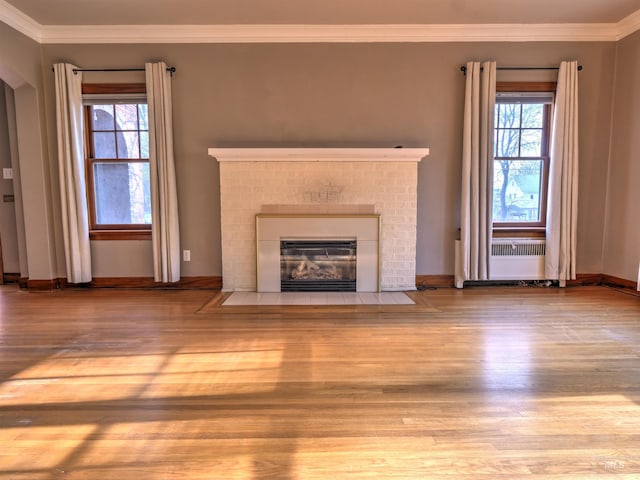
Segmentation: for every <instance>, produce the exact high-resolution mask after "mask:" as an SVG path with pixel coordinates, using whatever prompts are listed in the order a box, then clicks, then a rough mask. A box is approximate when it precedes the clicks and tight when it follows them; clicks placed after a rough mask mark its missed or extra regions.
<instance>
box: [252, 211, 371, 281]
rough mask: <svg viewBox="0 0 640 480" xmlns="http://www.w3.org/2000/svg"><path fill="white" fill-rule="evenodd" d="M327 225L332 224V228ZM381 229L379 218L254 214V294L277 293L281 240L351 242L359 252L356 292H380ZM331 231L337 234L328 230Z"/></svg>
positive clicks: (346, 215) (361, 215)
mask: <svg viewBox="0 0 640 480" xmlns="http://www.w3.org/2000/svg"><path fill="white" fill-rule="evenodd" d="M318 220H322V222H318ZM331 221H335V223H334V224H333V225H332V224H331ZM381 227H382V222H381V216H380V215H379V214H264V213H259V214H257V215H256V277H257V278H256V291H258V292H279V291H280V240H281V239H282V238H298V239H306V240H316V239H320V238H353V239H355V240H356V241H357V242H358V252H359V258H357V260H356V261H357V267H356V277H357V278H356V285H357V287H356V290H357V291H359V292H379V291H381V288H380V287H381V285H380V282H381V262H380V257H381V253H382V252H381V241H380V238H381ZM333 228H336V229H340V230H339V231H338V230H332V229H333Z"/></svg>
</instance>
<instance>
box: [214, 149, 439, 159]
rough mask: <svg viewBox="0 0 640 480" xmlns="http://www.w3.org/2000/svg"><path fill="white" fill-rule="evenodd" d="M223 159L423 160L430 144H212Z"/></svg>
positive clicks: (218, 155)
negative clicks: (306, 145)
mask: <svg viewBox="0 0 640 480" xmlns="http://www.w3.org/2000/svg"><path fill="white" fill-rule="evenodd" d="M209 155H210V156H212V157H215V158H216V159H217V160H218V161H219V162H388V161H393V162H419V161H420V160H422V158H424V157H426V156H427V155H429V149H428V148H210V149H209Z"/></svg>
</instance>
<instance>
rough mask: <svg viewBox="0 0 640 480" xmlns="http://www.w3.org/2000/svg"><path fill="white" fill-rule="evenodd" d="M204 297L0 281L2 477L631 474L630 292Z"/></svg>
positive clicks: (638, 412) (634, 340)
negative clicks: (331, 301)
mask: <svg viewBox="0 0 640 480" xmlns="http://www.w3.org/2000/svg"><path fill="white" fill-rule="evenodd" d="M214 294H215V292H207V291H134V290H116V289H102V290H100V289H94V290H72V289H68V290H64V291H57V292H49V293H42V292H41V293H27V292H24V291H20V290H18V289H17V288H15V287H13V286H2V287H0V380H1V382H2V383H1V384H0V478H2V479H11V480H58V479H68V480H77V479H96V480H111V479H113V480H116V479H117V480H128V479H140V480H150V479H153V480H156V479H157V480H160V479H163V480H165V479H167V480H178V479H180V480H183V479H206V480H210V479H218V478H220V479H269V478H273V479H445V478H446V479H450V480H465V479H474V480H475V479H494V478H503V479H518V478H531V479H560V478H562V479H580V480H584V479H595V478H598V479H600V478H616V479H621V478H626V479H638V478H640V298H639V297H637V296H634V295H631V294H628V293H623V292H620V291H616V290H613V289H609V288H606V287H576V288H567V289H554V288H550V289H545V288H531V287H530V288H496V287H493V288H471V289H465V290H464V291H458V290H454V289H442V290H434V291H424V292H416V293H412V294H411V296H412V297H413V298H414V299H415V301H416V303H417V304H416V305H411V306H377V307H368V306H362V307H355V306H354V307H352V308H349V307H348V306H341V307H335V308H334V307H273V306H271V307H269V308H261V307H219V306H216V305H215V302H213V303H209V300H210V299H211V298H212V297H213V296H214ZM205 305H206V307H205Z"/></svg>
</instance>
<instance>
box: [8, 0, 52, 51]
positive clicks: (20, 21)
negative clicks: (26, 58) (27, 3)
mask: <svg viewBox="0 0 640 480" xmlns="http://www.w3.org/2000/svg"><path fill="white" fill-rule="evenodd" d="M0 22H3V23H5V24H7V25H9V26H10V27H11V28H13V29H15V30H17V31H19V32H20V33H22V34H23V35H26V36H27V37H29V38H31V39H32V40H35V41H36V42H38V43H42V28H43V27H42V25H40V24H39V23H38V22H36V21H35V20H34V19H33V18H31V17H30V16H28V15H25V14H24V13H22V12H21V11H20V10H18V9H17V8H16V7H14V6H13V5H11V4H9V3H7V2H5V1H4V0H0Z"/></svg>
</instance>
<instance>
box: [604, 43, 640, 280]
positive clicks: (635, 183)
mask: <svg viewBox="0 0 640 480" xmlns="http://www.w3.org/2000/svg"><path fill="white" fill-rule="evenodd" d="M639 86H640V32H636V33H635V34H633V35H631V36H629V37H627V38H625V39H623V40H621V41H620V42H618V45H617V68H616V81H615V102H614V111H613V128H612V131H611V132H612V134H611V138H612V148H611V159H610V165H609V187H608V201H607V219H606V224H605V248H604V255H603V263H604V265H603V271H604V273H606V274H608V275H613V276H616V277H619V278H625V279H627V280H635V279H636V278H637V275H638V264H639V263H640V222H639V221H638V206H639V205H640V160H639V157H638V152H639V151H640V135H638V132H640V89H639Z"/></svg>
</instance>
